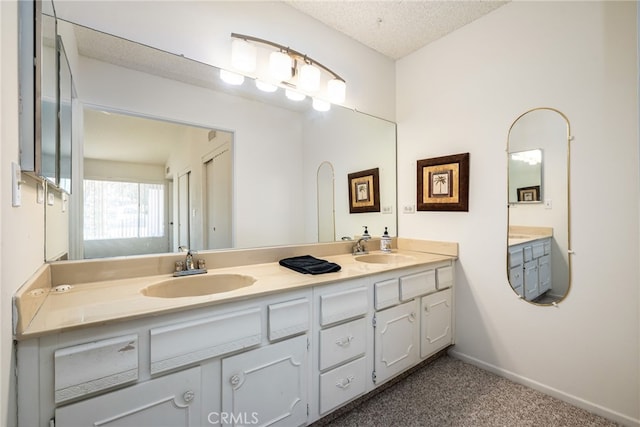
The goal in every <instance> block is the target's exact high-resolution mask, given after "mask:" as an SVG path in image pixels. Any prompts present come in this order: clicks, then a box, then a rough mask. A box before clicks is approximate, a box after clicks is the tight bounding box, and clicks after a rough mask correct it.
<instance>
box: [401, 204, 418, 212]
mask: <svg viewBox="0 0 640 427" xmlns="http://www.w3.org/2000/svg"><path fill="white" fill-rule="evenodd" d="M402 213H406V214H412V213H416V206H415V205H404V206H403V208H402Z"/></svg>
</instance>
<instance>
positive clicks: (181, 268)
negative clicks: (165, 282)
mask: <svg viewBox="0 0 640 427" xmlns="http://www.w3.org/2000/svg"><path fill="white" fill-rule="evenodd" d="M178 251H180V252H186V253H187V256H186V257H185V260H184V261H176V269H175V271H174V272H173V275H174V276H176V277H180V276H190V275H192V274H203V273H206V272H207V268H206V267H205V263H204V259H199V260H197V265H196V260H195V259H194V257H193V256H194V255H196V254H197V252H195V251H194V252H192V251H191V249H189V248H188V247H186V246H182V245H181V246H178Z"/></svg>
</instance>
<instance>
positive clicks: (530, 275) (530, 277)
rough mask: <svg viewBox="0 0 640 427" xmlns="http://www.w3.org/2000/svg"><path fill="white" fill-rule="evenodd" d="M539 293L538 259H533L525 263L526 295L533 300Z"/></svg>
mask: <svg viewBox="0 0 640 427" xmlns="http://www.w3.org/2000/svg"><path fill="white" fill-rule="evenodd" d="M538 295H540V293H539V292H538V260H533V261H529V262H527V263H525V265H524V297H525V299H526V300H527V301H531V300H533V299H535V298H536V297H537V296H538Z"/></svg>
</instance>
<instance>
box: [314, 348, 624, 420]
mask: <svg viewBox="0 0 640 427" xmlns="http://www.w3.org/2000/svg"><path fill="white" fill-rule="evenodd" d="M322 421H323V420H320V423H319V424H325V425H328V426H331V427H343V426H344V427H369V426H384V427H391V426H393V427H412V426H416V427H417V426H437V427H442V426H469V427H484V426H492V427H493V426H496V427H497V426H500V427H520V426H531V427H541V426H542V427H556V426H557V427H568V426H576V427H587V426H616V425H617V424H616V423H614V422H611V421H609V420H606V419H604V418H601V417H599V416H597V415H594V414H591V413H589V412H587V411H585V410H582V409H579V408H576V407H575V406H572V405H569V404H568V403H565V402H563V401H560V400H558V399H555V398H553V397H550V396H547V395H545V394H543V393H540V392H538V391H535V390H532V389H530V388H527V387H525V386H522V385H520V384H516V383H514V382H512V381H509V380H507V379H505V378H502V377H499V376H497V375H495V374H492V373H490V372H487V371H485V370H483V369H480V368H478V367H476V366H473V365H470V364H468V363H464V362H462V361H460V360H457V359H454V358H451V357H449V356H443V357H440V358H439V359H437V360H435V361H434V362H433V363H431V364H429V365H427V366H425V367H423V368H421V369H419V370H417V371H416V372H414V373H413V374H411V375H410V376H408V377H407V378H406V379H405V380H404V381H400V382H398V383H397V384H395V385H393V386H390V387H389V388H387V389H386V390H384V391H382V392H381V393H380V394H377V395H376V396H374V397H372V398H371V399H369V400H367V401H365V402H364V403H362V404H361V405H359V406H357V407H355V408H354V409H353V410H351V411H350V412H348V413H346V414H344V415H341V416H340V417H338V418H336V419H334V420H333V421H330V422H329V423H328V424H326V421H328V420H324V421H325V422H322Z"/></svg>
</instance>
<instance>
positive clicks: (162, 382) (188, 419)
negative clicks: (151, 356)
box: [55, 367, 204, 427]
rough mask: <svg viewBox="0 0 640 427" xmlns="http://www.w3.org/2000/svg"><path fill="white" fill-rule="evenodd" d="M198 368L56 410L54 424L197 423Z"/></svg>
mask: <svg viewBox="0 0 640 427" xmlns="http://www.w3.org/2000/svg"><path fill="white" fill-rule="evenodd" d="M200 380H201V377H200V368H199V367H196V368H191V369H188V370H185V371H181V372H176V373H174V374H170V375H166V376H164V377H160V378H157V379H153V380H150V381H147V382H144V383H140V384H137V385H134V386H131V387H127V388H124V389H122V390H118V391H114V392H111V393H107V394H103V395H101V396H97V397H94V398H91V399H87V400H83V401H81V402H78V403H73V404H71V405H67V406H63V407H61V408H58V409H56V413H55V415H56V426H59V427H75V426H109V427H115V426H118V427H140V426H154V427H161V426H166V427H179V426H194V427H195V426H201V425H203V424H204V423H203V422H202V420H201V419H200V417H201V398H200V394H201V393H200Z"/></svg>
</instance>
